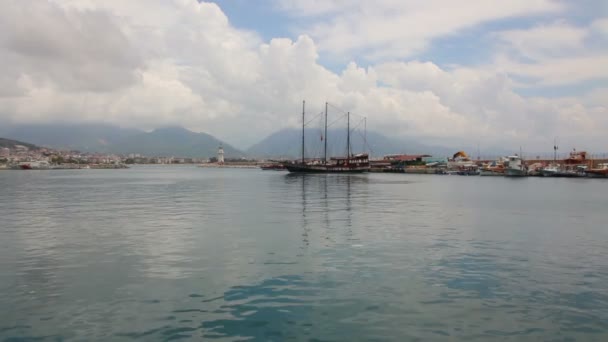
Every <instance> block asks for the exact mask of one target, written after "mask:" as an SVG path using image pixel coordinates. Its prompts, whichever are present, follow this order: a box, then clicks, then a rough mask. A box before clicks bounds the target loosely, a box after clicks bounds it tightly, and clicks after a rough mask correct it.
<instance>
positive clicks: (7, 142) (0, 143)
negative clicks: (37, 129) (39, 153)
mask: <svg viewBox="0 0 608 342" xmlns="http://www.w3.org/2000/svg"><path fill="white" fill-rule="evenodd" d="M15 145H22V146H25V147H27V148H29V149H30V150H38V149H40V147H38V146H36V145H33V144H29V143H26V142H23V141H18V140H11V139H5V138H0V148H3V147H8V148H11V149H12V148H15Z"/></svg>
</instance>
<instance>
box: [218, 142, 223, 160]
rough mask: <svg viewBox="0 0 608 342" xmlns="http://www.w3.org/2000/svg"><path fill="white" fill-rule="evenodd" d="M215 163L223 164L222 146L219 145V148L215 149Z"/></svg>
mask: <svg viewBox="0 0 608 342" xmlns="http://www.w3.org/2000/svg"><path fill="white" fill-rule="evenodd" d="M217 163H218V164H224V148H223V147H222V144H220V147H219V148H218V149H217Z"/></svg>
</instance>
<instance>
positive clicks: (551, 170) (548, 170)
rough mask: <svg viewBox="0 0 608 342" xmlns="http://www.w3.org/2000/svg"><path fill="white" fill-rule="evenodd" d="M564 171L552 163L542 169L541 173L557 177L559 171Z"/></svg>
mask: <svg viewBox="0 0 608 342" xmlns="http://www.w3.org/2000/svg"><path fill="white" fill-rule="evenodd" d="M560 172H562V170H561V168H560V167H559V165H557V164H551V165H548V166H546V167H543V169H542V170H541V174H542V175H543V177H557V176H558V175H559V173H560Z"/></svg>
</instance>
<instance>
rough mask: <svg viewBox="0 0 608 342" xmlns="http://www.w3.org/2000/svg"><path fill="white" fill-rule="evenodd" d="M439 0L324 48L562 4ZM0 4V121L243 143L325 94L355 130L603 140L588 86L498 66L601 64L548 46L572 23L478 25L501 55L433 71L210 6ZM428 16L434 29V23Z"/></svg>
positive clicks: (581, 69)
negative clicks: (337, 63) (243, 20)
mask: <svg viewBox="0 0 608 342" xmlns="http://www.w3.org/2000/svg"><path fill="white" fill-rule="evenodd" d="M432 3H433V4H435V5H437V3H435V2H432ZM281 4H282V6H285V7H284V8H290V9H293V8H296V7H297V6H300V7H298V8H301V9H303V10H302V12H303V13H304V14H303V15H306V16H309V15H310V16H315V18H317V17H319V18H320V17H324V16H325V17H327V18H329V19H328V21H327V23H325V24H323V23H321V22H319V23H317V24H315V25H316V27H321V26H319V25H329V27H334V26H335V27H338V26H336V25H334V24H335V23H337V22H338V21H339V20H338V17H341V16H346V17H344V18H347V17H348V16H349V15H350V14H349V13H351V14H352V15H359V14H360V13H361V12H362V11H363V12H365V11H370V18H372V19H373V20H380V19H379V18H380V16H381V15H382V13H383V12H382V11H380V10H379V9H376V8H372V7H373V6H371V5H368V4H367V2H366V3H363V5H361V6H362V7H360V6H359V5H360V4H356V5H355V4H353V3H352V2H350V1H348V2H339V1H327V2H325V1H323V2H317V5H318V7H314V6H312V7H308V6H309V5H308V4H309V2H297V1H292V2H291V3H281ZM387 4H390V3H389V2H381V3H379V4H378V7H382V6H381V5H387ZM393 4H394V5H395V6H396V7H397V8H398V9H399V11H397V13H396V14H395V15H397V16H405V17H404V18H405V19H407V18H406V17H407V16H412V15H414V17H415V18H414V19H415V21H414V22H413V23H412V24H411V25H412V27H416V25H418V24H420V23H421V20H422V21H425V20H431V19H428V18H429V17H428V16H427V11H430V10H431V8H430V7H428V6H430V5H427V4H426V3H424V4H423V3H420V2H404V4H403V5H402V3H401V2H394V3H393ZM446 6H447V7H445V8H444V9H445V10H446V11H447V12H448V13H450V12H451V13H452V14H454V15H455V18H451V19H450V18H446V15H445V14H439V17H438V18H436V19H432V22H429V23H428V25H423V27H421V28H415V29H414V31H416V30H418V32H419V33H420V34H421V36H422V38H421V39H419V40H418V43H416V42H414V43H413V44H414V45H411V44H410V43H411V42H409V41H408V39H405V38H407V37H409V36H408V35H411V34H412V33H409V32H406V33H403V34H405V35H406V36H403V34H402V33H398V34H396V33H393V32H392V30H393V29H395V30H397V31H398V32H404V31H408V30H406V29H404V27H402V26H399V25H397V24H398V22H400V20H404V19H403V18H402V19H399V20H397V21H395V20H393V19H394V18H393V19H391V18H392V17H391V16H392V15H393V14H392V13H384V14H385V15H387V16H388V18H389V19H388V20H387V21H388V23H387V25H388V26H386V27H385V29H388V28H391V30H388V31H385V32H389V33H388V35H387V36H386V37H384V36H383V35H382V34H381V32H380V31H376V32H363V31H364V30H363V28H355V29H354V31H353V32H350V30H351V27H350V26H348V25H346V26H343V28H344V29H345V30H347V31H349V32H348V34H349V35H350V34H352V35H353V37H352V38H353V39H354V38H357V39H359V38H360V39H361V42H359V41H356V40H355V41H354V42H352V41H349V42H347V43H345V45H344V46H343V47H344V49H341V50H336V51H342V52H347V53H351V52H352V51H354V50H357V49H359V48H365V49H368V47H369V45H367V43H366V42H371V43H372V45H373V44H376V43H374V42H377V46H378V47H383V46H389V45H391V44H396V47H397V50H395V51H401V49H403V51H405V52H403V53H407V51H409V50H412V49H413V50H416V49H418V48H417V47H416V46H417V45H416V44H419V46H420V48H422V47H423V46H426V45H428V44H430V42H431V40H432V38H433V37H437V36H440V35H445V34H448V35H449V34H451V33H450V32H453V31H454V30H459V29H462V28H464V27H470V26H471V25H475V24H476V23H481V22H485V21H488V20H494V19H500V18H505V17H509V16H521V15H527V14H526V13H546V12H547V11H549V12H554V11H558V10H560V9H561V7H560V6H559V5H556V4H554V3H553V2H550V1H533V2H520V1H514V2H509V3H505V4H496V3H494V4H492V6H489V5H486V4H485V2H480V3H475V6H476V7H475V11H473V12H474V13H468V12H467V10H472V9H471V7H469V6H473V5H470V4H468V3H467V4H459V6H458V7H459V8H453V7H450V6H452V5H449V4H448V5H446ZM454 6H455V5H454ZM460 6H462V8H460ZM490 7H496V8H490ZM385 8H386V7H385ZM442 8H443V7H442ZM342 9H343V10H344V12H345V13H344V14H342V11H341V10H342ZM412 13H414V14H412ZM0 16H1V17H2V18H0V19H2V20H0V60H1V61H2V63H3V65H8V66H10V67H9V68H5V69H6V72H4V73H2V75H0V86H1V87H0V122H53V121H87V122H108V123H114V124H119V125H123V126H129V127H139V128H143V129H153V128H156V127H159V126H165V125H182V126H185V127H187V128H190V129H193V130H196V131H205V132H208V133H211V134H214V135H217V136H218V137H220V138H223V139H226V140H227V141H228V142H231V143H234V144H236V145H238V146H240V147H246V146H247V145H250V144H253V143H255V142H257V141H258V140H260V139H261V138H263V137H264V135H266V134H269V133H271V132H273V131H275V130H278V129H281V128H284V127H286V126H294V127H295V126H298V125H299V120H300V117H299V113H300V110H301V101H302V99H306V100H307V108H308V113H309V114H310V115H313V114H316V113H318V112H320V111H321V110H322V109H323V104H324V102H325V101H330V102H331V103H333V104H334V105H336V106H338V107H341V108H343V109H344V110H350V111H352V112H354V113H357V114H361V115H366V116H367V117H368V118H369V120H368V127H369V128H370V129H374V130H379V131H382V132H384V133H386V134H388V135H392V136H397V137H404V136H407V137H412V138H419V139H424V140H425V141H427V142H428V143H429V144H447V145H450V146H454V147H455V148H458V146H462V145H467V144H468V145H471V144H476V143H477V142H479V141H480V140H481V141H482V142H487V143H488V144H494V145H500V146H502V147H504V148H513V147H519V146H520V145H525V144H529V145H527V146H530V148H532V146H536V147H542V146H544V145H546V141H547V139H549V140H551V141H552V139H553V136H555V135H560V137H562V136H564V137H567V136H568V137H571V139H572V141H575V140H578V141H583V142H585V143H588V144H589V145H588V146H589V147H590V148H591V147H596V148H605V147H603V146H606V143H607V142H608V141H607V138H605V137H604V135H605V134H603V132H605V130H606V129H607V128H608V122H607V120H606V117H607V116H608V112H607V108H606V106H605V105H602V96H603V94H604V93H603V92H599V90H598V91H597V92H595V93H592V94H589V95H588V96H581V97H565V98H543V97H534V98H530V97H524V96H521V95H520V94H518V93H517V91H516V89H517V87H519V86H521V84H520V81H519V80H516V79H514V78H513V77H514V76H517V75H522V76H525V77H533V78H534V79H535V80H536V82H537V83H538V84H569V83H571V82H577V81H578V80H587V79H589V78H593V77H595V76H594V75H598V74H599V75H604V74H603V73H602V71H601V70H599V69H600V68H602V67H604V66H605V64H603V63H604V61H603V60H602V55H601V54H598V55H586V54H581V55H579V56H575V57H573V56H572V55H568V56H557V55H555V52H557V53H559V51H560V49H557V50H556V48H555V47H556V46H562V47H563V48H564V49H571V50H572V51H573V53H574V52H576V53H578V50H580V45H578V44H580V40H581V39H582V41H583V43H582V44H583V46H586V45H584V44H586V39H587V38H586V37H587V35H585V34H580V33H576V32H578V31H577V28H576V27H574V26H568V25H567V24H562V22H555V21H552V22H551V23H549V24H546V25H545V26H539V27H541V28H542V29H540V28H537V27H536V26H535V27H533V28H531V30H532V33H528V32H526V30H523V31H514V30H510V31H507V32H502V33H500V32H498V33H493V34H494V35H495V37H500V38H501V40H500V44H501V45H500V49H504V50H500V49H499V52H501V53H502V54H503V59H499V58H497V59H496V60H495V61H490V62H488V64H484V65H480V66H470V67H462V66H452V67H449V68H448V67H445V66H440V65H439V64H437V63H433V62H432V61H415V60H414V61H402V62H390V61H378V62H375V63H373V64H370V65H369V66H366V67H362V66H360V65H358V64H357V63H355V62H350V60H355V58H352V59H350V58H349V62H350V63H345V67H344V69H343V70H341V71H339V72H335V71H332V70H329V69H328V68H326V67H324V66H323V65H322V64H321V62H320V58H321V57H320V56H322V55H323V53H324V51H327V46H326V45H325V44H326V43H327V41H328V40H331V39H337V38H336V37H337V36H332V35H331V34H330V35H324V36H322V37H321V36H318V37H317V36H316V35H313V36H310V35H306V34H303V35H299V36H298V37H297V39H293V40H292V39H288V38H280V37H277V38H274V39H271V40H269V41H263V40H262V39H261V38H260V36H259V35H258V34H256V33H255V32H252V31H249V30H242V29H238V28H235V27H234V26H233V25H232V24H231V23H230V21H229V20H228V18H227V17H226V15H225V14H224V13H223V12H222V10H221V9H220V8H219V7H218V6H217V5H216V4H213V3H205V2H203V3H199V2H197V1H195V0H174V1H162V2H147V1H129V2H125V1H104V2H99V1H92V0H91V1H87V0H63V1H48V2H47V1H44V2H43V1H29V0H26V1H12V2H11V1H9V2H2V3H0ZM333 16H337V17H336V18H334V17H333ZM418 16H421V18H422V19H421V18H418ZM32 17H33V18H35V20H32V19H31V18H32ZM374 18H375V19H374ZM319 20H321V19H319ZM344 20H346V19H344ZM373 20H372V21H370V22H366V23H364V24H362V25H371V24H372V23H373V22H374V21H373ZM440 20H444V21H445V27H439V26H441V25H438V24H435V21H440ZM391 23H392V24H391ZM416 23H418V24H416ZM391 25H396V26H394V27H392V26H391ZM400 25H403V24H400ZM594 25H595V24H594ZM598 25H599V24H598ZM558 26H559V27H558ZM562 26H564V27H565V29H566V30H567V31H568V32H574V33H573V34H571V35H569V36H568V37H561V38H554V39H553V40H549V41H553V42H554V43H553V44H548V45H546V46H542V45H538V46H535V44H534V41H535V40H536V41H539V40H542V38H543V37H545V36H555V35H556V31H557V32H558V33H559V32H561V31H559V29H562ZM600 26H601V25H600ZM365 27H367V26H365ZM594 27H595V26H594ZM427 29H428V31H429V32H427ZM583 29H584V30H588V29H589V28H583ZM535 30H536V31H535ZM395 34H396V35H395ZM359 35H361V36H359ZM557 35H558V36H559V34H557ZM381 36H382V37H381ZM332 37H333V38H332ZM579 38H580V39H579ZM414 40H416V39H414ZM404 41H405V42H406V43H405V44H401V43H402V42H404ZM387 44H388V45H387ZM560 44H561V45H560ZM531 48H538V49H537V50H534V51H532V50H531ZM370 51H371V50H370ZM376 51H379V50H376ZM520 51H526V53H527V54H528V55H530V56H537V58H538V60H539V62H535V63H530V62H529V61H526V62H522V61H521V60H520V59H519V57H518V56H519V55H515V54H520V53H523V52H520ZM530 51H531V52H530ZM392 54H393V53H392V52H391V53H389V55H392ZM540 61H542V63H541V62H540ZM572 70H576V72H572ZM604 70H608V67H606V68H604ZM589 137H593V139H591V138H589ZM564 139H566V138H564ZM579 146H580V145H579Z"/></svg>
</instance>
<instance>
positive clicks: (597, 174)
mask: <svg viewBox="0 0 608 342" xmlns="http://www.w3.org/2000/svg"><path fill="white" fill-rule="evenodd" d="M587 177H590V178H608V172H606V170H598V171H595V170H589V171H587Z"/></svg>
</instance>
